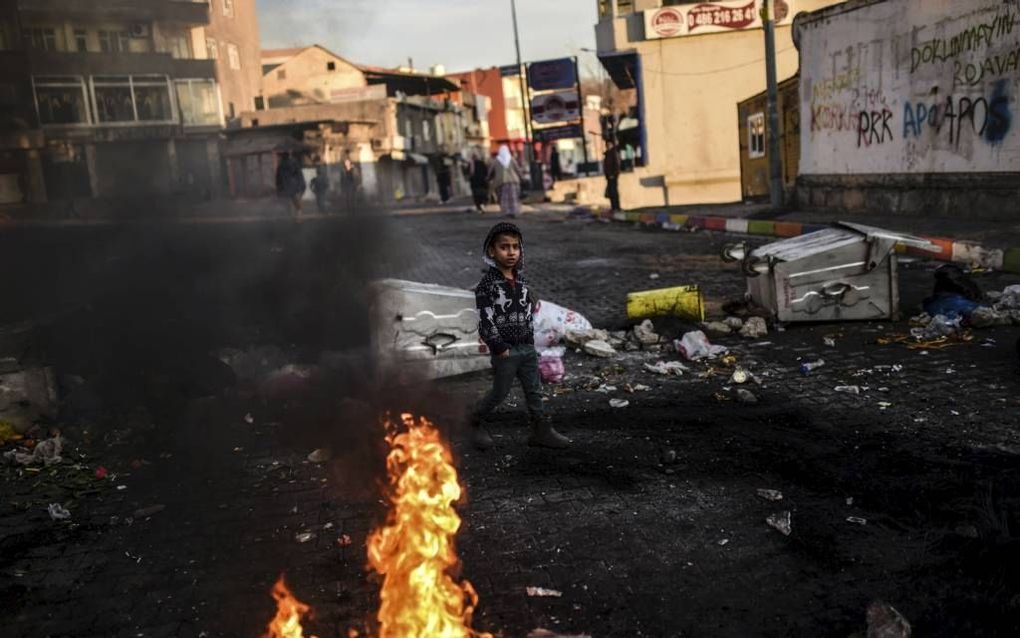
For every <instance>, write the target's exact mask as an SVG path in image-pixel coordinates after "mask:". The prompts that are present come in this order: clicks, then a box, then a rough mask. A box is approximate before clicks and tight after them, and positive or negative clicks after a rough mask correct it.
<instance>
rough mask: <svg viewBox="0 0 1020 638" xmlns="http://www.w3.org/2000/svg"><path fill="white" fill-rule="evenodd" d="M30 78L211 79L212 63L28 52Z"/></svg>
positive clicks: (124, 55) (154, 55)
mask: <svg viewBox="0 0 1020 638" xmlns="http://www.w3.org/2000/svg"><path fill="white" fill-rule="evenodd" d="M28 59H29V67H30V69H31V72H32V74H33V75H144V74H155V75H169V76H170V77H173V78H214V77H216V61H215V60H187V59H178V58H174V57H171V56H170V54H169V53H59V52H50V51H30V52H29V53H28Z"/></svg>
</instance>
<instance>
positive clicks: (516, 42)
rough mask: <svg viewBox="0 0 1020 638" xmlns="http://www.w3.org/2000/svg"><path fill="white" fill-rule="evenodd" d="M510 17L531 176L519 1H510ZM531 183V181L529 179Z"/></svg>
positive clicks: (526, 152)
mask: <svg viewBox="0 0 1020 638" xmlns="http://www.w3.org/2000/svg"><path fill="white" fill-rule="evenodd" d="M510 15H511V16H513V22H514V49H515V50H516V51H517V78H518V80H519V82H520V87H521V109H522V113H523V115H524V159H525V161H527V162H528V174H529V177H530V174H531V161H532V156H533V155H534V153H533V151H532V147H531V114H530V112H529V111H530V109H529V104H528V90H527V86H526V84H525V80H524V72H523V71H522V70H521V69H522V68H523V65H522V64H521V39H520V36H519V35H518V33H517V0H510ZM529 181H531V180H530V179H529Z"/></svg>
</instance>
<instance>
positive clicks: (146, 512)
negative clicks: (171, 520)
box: [134, 505, 166, 519]
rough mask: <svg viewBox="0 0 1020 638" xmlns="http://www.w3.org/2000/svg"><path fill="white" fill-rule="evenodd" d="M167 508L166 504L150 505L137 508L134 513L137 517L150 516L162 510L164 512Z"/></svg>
mask: <svg viewBox="0 0 1020 638" xmlns="http://www.w3.org/2000/svg"><path fill="white" fill-rule="evenodd" d="M165 509H166V505H150V506H148V507H143V508H140V509H136V510H135V513H134V517H135V518H136V519H137V518H148V517H150V516H153V515H154V514H159V513H160V512H162V511H163V510H165Z"/></svg>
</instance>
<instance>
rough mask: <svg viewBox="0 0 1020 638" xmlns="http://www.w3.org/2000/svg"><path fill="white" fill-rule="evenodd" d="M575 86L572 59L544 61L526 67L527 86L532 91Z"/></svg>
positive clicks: (575, 74) (574, 69)
mask: <svg viewBox="0 0 1020 638" xmlns="http://www.w3.org/2000/svg"><path fill="white" fill-rule="evenodd" d="M575 84H577V72H576V68H575V66H574V59H573V58H560V59H558V60H544V61H542V62H532V63H531V64H529V65H528V85H529V86H531V88H532V90H534V91H554V90H556V89H569V88H571V87H573V86H574V85H575Z"/></svg>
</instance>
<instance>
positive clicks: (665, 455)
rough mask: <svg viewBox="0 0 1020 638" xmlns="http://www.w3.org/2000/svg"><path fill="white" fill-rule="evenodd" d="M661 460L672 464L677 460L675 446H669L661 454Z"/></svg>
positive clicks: (664, 463)
mask: <svg viewBox="0 0 1020 638" xmlns="http://www.w3.org/2000/svg"><path fill="white" fill-rule="evenodd" d="M659 462H660V463H662V464H663V465H670V464H671V463H675V462H676V450H674V449H673V448H667V449H665V450H663V451H662V453H661V454H659Z"/></svg>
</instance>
